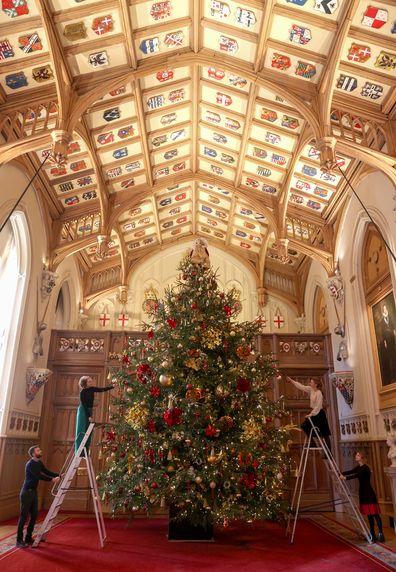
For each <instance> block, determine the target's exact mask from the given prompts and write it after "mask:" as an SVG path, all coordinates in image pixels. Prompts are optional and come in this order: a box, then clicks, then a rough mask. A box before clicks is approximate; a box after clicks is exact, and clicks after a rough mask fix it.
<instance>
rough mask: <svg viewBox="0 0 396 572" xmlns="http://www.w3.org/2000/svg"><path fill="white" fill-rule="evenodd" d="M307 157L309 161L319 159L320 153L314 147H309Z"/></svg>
mask: <svg viewBox="0 0 396 572" xmlns="http://www.w3.org/2000/svg"><path fill="white" fill-rule="evenodd" d="M308 157H310V158H311V159H320V151H319V149H316V147H310V148H309V150H308Z"/></svg>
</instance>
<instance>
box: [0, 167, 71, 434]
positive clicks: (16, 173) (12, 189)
mask: <svg viewBox="0 0 396 572" xmlns="http://www.w3.org/2000/svg"><path fill="white" fill-rule="evenodd" d="M0 178H1V180H2V182H3V185H5V186H6V189H7V201H5V202H4V203H3V204H2V205H1V207H0V220H4V218H5V217H6V216H7V214H8V213H9V212H10V210H11V208H12V207H13V205H14V203H15V202H16V200H17V199H18V198H19V196H20V195H21V193H22V191H23V190H24V188H25V186H26V184H27V183H28V181H29V179H28V177H27V176H26V175H25V173H24V172H23V170H22V169H21V168H19V167H18V166H15V165H13V164H7V165H4V166H2V167H1V168H0ZM17 210H21V211H23V212H24V213H25V216H26V218H27V222H28V227H29V234H30V243H31V252H30V275H29V277H28V278H27V280H28V282H27V288H28V291H27V297H26V303H25V307H24V309H23V318H22V321H21V327H20V329H19V335H17V348H16V350H15V351H16V355H17V359H16V363H15V370H14V374H13V376H12V379H11V380H10V384H9V388H8V392H7V400H6V411H5V415H4V418H3V423H2V426H1V434H2V435H6V434H7V427H8V420H9V417H10V412H11V411H14V412H24V413H29V414H30V415H34V416H39V415H40V414H41V406H42V399H43V393H44V391H43V388H41V389H40V391H39V393H38V395H37V396H36V398H35V399H34V400H33V401H32V402H31V403H30V404H29V405H27V403H26V397H25V390H26V385H25V375H26V368H28V367H45V366H46V364H47V359H48V346H49V339H50V332H51V329H52V324H53V321H54V316H55V304H56V300H57V296H58V292H59V288H60V287H61V285H62V283H63V282H64V281H65V280H68V282H69V288H70V294H71V295H70V311H69V316H70V319H69V324H67V327H70V328H74V327H78V325H79V319H78V300H79V299H81V291H80V286H79V285H80V278H79V273H78V270H77V266H76V264H75V261H74V260H73V258H68V259H66V260H65V261H64V262H63V263H62V265H60V266H59V268H58V270H57V274H58V276H59V278H58V281H57V286H56V287H55V288H54V290H53V292H52V294H51V297H50V299H49V304H48V309H47V311H46V313H45V318H44V321H45V322H46V323H47V326H48V327H47V329H46V330H45V331H44V332H43V337H44V344H43V349H44V355H43V356H40V357H38V358H36V359H35V358H34V356H33V353H32V347H33V342H34V338H35V335H36V323H37V319H38V320H42V319H43V317H44V312H45V309H46V304H47V302H48V298H47V299H46V300H44V301H43V300H42V299H41V293H40V291H39V289H40V287H41V272H42V269H43V263H44V261H45V260H46V259H47V236H46V233H45V230H44V229H45V226H44V224H43V221H42V212H41V209H40V205H39V202H38V200H37V196H36V192H35V190H34V187H31V188H30V189H29V191H28V192H27V193H26V194H25V196H24V198H23V200H22V201H21V203H20V205H19V206H18V209H17ZM38 293H39V295H37V294H38ZM1 303H2V304H4V303H7V302H6V301H5V300H3V301H1ZM49 383H51V380H50V381H49Z"/></svg>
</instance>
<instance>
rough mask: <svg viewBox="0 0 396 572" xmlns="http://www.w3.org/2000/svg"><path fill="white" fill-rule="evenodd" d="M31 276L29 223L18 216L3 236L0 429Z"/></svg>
mask: <svg viewBox="0 0 396 572" xmlns="http://www.w3.org/2000/svg"><path fill="white" fill-rule="evenodd" d="M29 272H30V239H29V230H28V225H27V220H26V217H25V215H24V213H22V212H15V213H14V214H13V215H12V216H11V218H10V220H9V221H8V222H7V224H6V225H5V227H4V229H3V230H2V232H1V234H0V296H1V299H2V300H6V301H7V303H6V304H3V310H2V316H1V325H0V429H1V428H3V424H4V419H5V413H6V411H7V408H8V402H9V398H10V393H11V392H10V382H11V380H12V378H13V374H14V370H15V363H16V357H17V353H18V344H19V337H20V330H21V325H22V316H23V309H24V306H25V299H26V292H27V284H28V279H29Z"/></svg>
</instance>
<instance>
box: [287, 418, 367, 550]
mask: <svg viewBox="0 0 396 572" xmlns="http://www.w3.org/2000/svg"><path fill="white" fill-rule="evenodd" d="M308 419H309V420H310V422H311V430H310V433H309V435H307V436H306V437H305V441H304V445H303V448H302V454H301V458H300V464H299V468H298V472H297V478H296V483H295V486H294V490H293V496H292V501H291V505H290V512H289V517H288V520H287V527H286V535H290V543H291V544H292V543H293V542H294V537H295V534H296V527H297V521H298V518H299V516H301V514H302V513H309V512H310V511H313V510H316V511H317V510H325V508H326V505H329V504H330V503H331V504H332V506H333V509H334V508H335V507H336V506H339V505H342V507H343V512H345V513H346V515H347V516H348V518H349V520H350V522H351V524H352V525H353V527H354V528H355V531H356V533H357V535H358V536H359V537H362V538H364V539H365V540H367V542H369V543H371V542H372V538H371V534H370V531H369V528H368V526H367V524H366V522H365V520H364V518H363V516H362V515H361V513H360V512H359V509H358V507H357V506H356V503H355V501H354V499H353V497H352V495H351V492H350V490H349V488H348V485H347V484H346V482H345V480H344V479H343V478H342V473H341V471H340V469H339V468H338V466H337V463H336V461H335V459H334V457H333V455H332V453H331V451H330V449H329V447H328V446H327V443H326V441H325V439H324V438H323V437H322V436H321V435H320V432H319V430H318V428H317V427H316V426H315V425H314V424H313V423H312V420H311V419H310V418H308ZM316 451H318V452H319V453H320V454H321V458H322V462H323V463H325V465H326V467H327V471H328V474H329V477H330V480H331V483H332V491H333V497H334V498H333V499H332V500H331V501H325V502H321V503H316V504H314V505H310V506H308V507H304V508H303V509H302V508H301V500H302V494H303V488H304V481H305V476H306V472H307V465H308V458H309V456H310V455H315V454H316Z"/></svg>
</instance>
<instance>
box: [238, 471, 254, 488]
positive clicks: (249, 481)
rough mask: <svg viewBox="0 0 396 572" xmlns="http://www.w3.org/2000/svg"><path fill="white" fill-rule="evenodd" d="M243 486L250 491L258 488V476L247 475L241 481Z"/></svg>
mask: <svg viewBox="0 0 396 572" xmlns="http://www.w3.org/2000/svg"><path fill="white" fill-rule="evenodd" d="M241 484H242V485H243V486H244V487H245V488H246V489H249V490H252V489H255V488H256V475H255V474H254V473H245V474H244V475H243V477H242V479H241Z"/></svg>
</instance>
